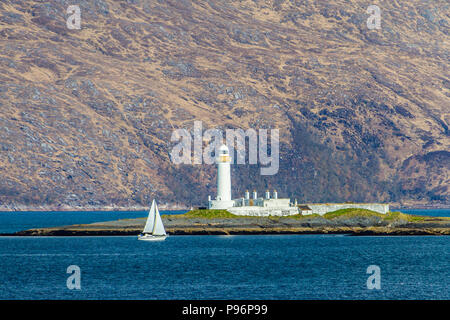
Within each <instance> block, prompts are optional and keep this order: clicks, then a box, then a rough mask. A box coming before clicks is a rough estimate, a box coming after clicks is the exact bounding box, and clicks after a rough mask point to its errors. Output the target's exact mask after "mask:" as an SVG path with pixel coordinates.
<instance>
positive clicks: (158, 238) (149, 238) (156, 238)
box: [138, 234, 168, 241]
mask: <svg viewBox="0 0 450 320" xmlns="http://www.w3.org/2000/svg"><path fill="white" fill-rule="evenodd" d="M167 237H168V235H165V236H154V235H152V234H144V235H141V234H140V235H139V236H138V240H144V241H164V240H166V238H167Z"/></svg>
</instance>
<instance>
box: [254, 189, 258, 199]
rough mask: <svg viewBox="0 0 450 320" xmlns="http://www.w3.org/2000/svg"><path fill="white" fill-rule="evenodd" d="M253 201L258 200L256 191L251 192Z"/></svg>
mask: <svg viewBox="0 0 450 320" xmlns="http://www.w3.org/2000/svg"><path fill="white" fill-rule="evenodd" d="M253 199H254V200H256V199H258V192H256V190H253Z"/></svg>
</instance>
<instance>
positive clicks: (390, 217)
mask: <svg viewBox="0 0 450 320" xmlns="http://www.w3.org/2000/svg"><path fill="white" fill-rule="evenodd" d="M163 216H164V217H165V218H169V217H170V218H177V219H183V218H201V219H241V218H262V217H259V216H240V215H235V214H232V213H230V212H228V211H227V210H213V209H196V210H191V211H189V212H186V213H184V214H179V215H163ZM358 217H364V218H370V217H378V218H381V219H383V220H386V221H395V220H404V221H410V222H420V221H426V220H430V219H433V220H436V219H437V220H450V218H448V217H425V216H414V215H410V214H405V213H402V212H388V213H387V214H381V213H378V212H375V211H372V210H367V209H357V208H350V209H341V210H336V211H332V212H328V213H326V214H324V215H319V214H310V215H302V214H296V215H290V216H265V217H264V218H269V219H274V220H278V219H308V218H322V219H328V220H334V219H347V218H358Z"/></svg>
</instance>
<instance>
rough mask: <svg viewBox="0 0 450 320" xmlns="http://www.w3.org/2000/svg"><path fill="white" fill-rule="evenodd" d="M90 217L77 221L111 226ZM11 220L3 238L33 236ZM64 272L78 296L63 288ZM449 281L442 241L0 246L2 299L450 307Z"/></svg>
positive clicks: (197, 239) (16, 241)
mask: <svg viewBox="0 0 450 320" xmlns="http://www.w3.org/2000/svg"><path fill="white" fill-rule="evenodd" d="M46 214H49V213H42V215H46ZM60 214H61V215H62V214H63V213H60ZM96 214H97V213H92V214H87V215H86V216H85V217H83V219H87V220H89V219H94V220H93V221H100V220H98V218H100V216H101V217H102V220H103V218H105V220H114V219H117V216H114V217H113V218H112V219H111V217H112V216H111V215H110V216H109V218H107V217H103V216H102V215H100V216H98V215H96ZM102 214H103V213H102ZM121 214H122V213H121ZM133 214H136V213H130V215H133ZM142 214H143V216H145V215H146V213H145V212H144V213H142ZM2 215H3V216H2ZM11 215H12V214H4V213H0V217H1V221H0V223H3V222H5V224H6V225H8V227H6V228H5V229H8V230H12V229H14V230H16V229H17V228H19V229H27V228H28V227H29V223H28V222H27V223H25V224H24V225H23V226H22V227H20V225H19V224H18V223H16V224H14V223H13V222H11V221H9V220H10V219H13V220H14V218H12V217H11ZM139 215H141V214H139ZM129 217H132V216H129ZM49 219H50V218H49ZM58 219H62V220H64V219H63V218H58ZM77 219H78V218H77ZM8 221H9V222H8ZM14 221H15V220H14ZM84 222H90V221H86V220H82V221H79V220H77V221H74V220H73V219H72V218H71V219H70V221H65V222H63V224H72V223H84ZM40 223H41V226H44V225H46V224H47V223H50V224H52V225H58V224H59V222H56V224H55V221H51V222H50V221H47V222H45V221H40ZM13 225H14V227H12V226H13ZM33 227H36V225H33ZM70 265H77V266H79V268H80V270H81V290H76V289H75V290H69V289H68V288H67V286H66V281H67V278H68V277H69V276H70V274H68V273H67V267H68V266H70ZM370 265H377V266H379V268H380V270H381V289H380V290H376V289H373V290H369V289H367V285H366V282H367V279H368V277H369V276H370V274H367V268H368V266H370ZM449 276H450V238H449V237H446V236H398V237H353V236H344V235H273V236H269V235H261V236H259V235H258V236H170V237H169V238H167V239H166V241H163V242H155V243H152V242H145V241H138V240H137V239H136V237H0V299H450V289H449V288H450V277H449Z"/></svg>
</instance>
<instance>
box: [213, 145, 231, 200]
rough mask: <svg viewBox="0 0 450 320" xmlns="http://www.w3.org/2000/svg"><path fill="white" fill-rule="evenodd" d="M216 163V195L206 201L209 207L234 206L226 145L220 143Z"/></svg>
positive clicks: (229, 160)
mask: <svg viewBox="0 0 450 320" xmlns="http://www.w3.org/2000/svg"><path fill="white" fill-rule="evenodd" d="M216 164H217V197H216V199H215V200H212V201H208V202H209V208H210V209H228V208H230V207H233V206H234V201H233V200H232V199H231V172H230V170H231V169H230V166H231V158H230V153H229V150H228V147H227V146H226V145H224V144H223V145H221V146H220V148H219V154H218V155H217V158H216Z"/></svg>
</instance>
